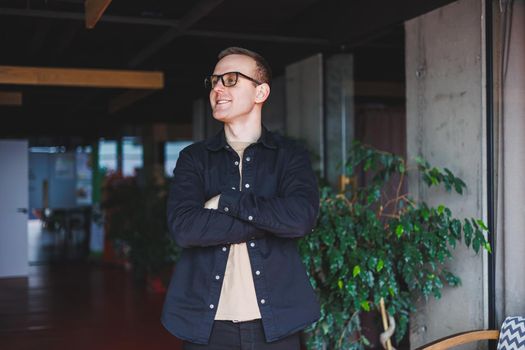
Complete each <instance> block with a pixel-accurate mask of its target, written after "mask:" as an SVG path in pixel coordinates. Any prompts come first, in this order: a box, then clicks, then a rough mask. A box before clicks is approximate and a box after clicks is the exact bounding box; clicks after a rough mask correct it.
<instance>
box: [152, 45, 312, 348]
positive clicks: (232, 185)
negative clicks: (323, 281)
mask: <svg viewBox="0 0 525 350" xmlns="http://www.w3.org/2000/svg"><path fill="white" fill-rule="evenodd" d="M218 59H219V61H218V62H217V64H216V66H215V70H214V72H213V74H212V75H211V76H209V77H208V78H207V79H206V84H207V86H208V87H209V88H210V103H211V108H212V111H213V117H214V118H215V119H217V120H218V121H221V122H222V123H223V124H224V127H223V130H221V132H220V133H218V134H217V135H216V136H215V137H213V138H211V139H208V140H205V141H202V142H197V143H194V144H192V145H190V146H188V147H187V148H185V149H184V150H183V151H182V152H181V153H180V156H179V159H178V161H177V166H176V167H175V170H174V172H173V180H172V184H171V188H170V193H169V198H168V206H167V210H168V213H167V214H168V225H169V229H170V232H171V234H172V236H173V238H174V239H175V241H176V242H177V244H178V245H179V246H181V247H182V248H184V249H183V252H182V255H181V258H180V260H179V261H178V263H177V266H176V269H175V272H174V275H173V277H172V280H171V283H170V286H169V289H168V293H167V296H166V300H165V304H164V310H163V314H162V323H163V325H164V326H165V327H166V329H168V330H169V331H170V332H171V333H172V334H173V335H175V336H177V337H179V338H181V339H183V340H184V349H186V350H192V349H225V350H226V349H227V350H235V349H243V350H244V349H251V350H263V349H267V350H295V349H299V348H300V337H299V332H300V330H302V329H303V328H305V327H307V326H308V325H310V324H311V323H313V322H315V321H316V320H317V319H318V318H319V304H318V301H317V298H316V296H315V294H314V292H313V289H312V287H311V285H310V283H309V279H308V277H307V274H306V272H305V269H304V266H303V264H302V262H301V259H300V256H299V254H298V251H297V246H296V241H297V239H298V238H300V237H302V236H304V235H305V234H307V233H309V232H311V230H312V227H313V226H314V224H315V221H316V218H317V213H318V209H319V192H318V187H317V181H316V178H315V175H314V173H313V171H312V168H311V164H310V159H309V155H308V152H307V151H306V150H304V149H303V148H302V147H300V146H299V145H298V144H296V143H294V142H292V141H290V140H287V139H285V138H283V137H281V136H279V135H277V134H273V133H271V132H269V131H268V130H266V128H265V127H264V126H263V125H262V121H261V110H262V106H263V103H264V102H265V101H266V100H267V98H268V96H269V94H270V78H271V72H270V68H269V66H268V64H267V63H266V61H265V60H264V58H263V57H261V56H260V55H259V54H257V53H255V52H252V51H249V50H246V49H242V48H235V47H233V48H228V49H226V50H224V51H222V52H221V53H220V54H219V56H218Z"/></svg>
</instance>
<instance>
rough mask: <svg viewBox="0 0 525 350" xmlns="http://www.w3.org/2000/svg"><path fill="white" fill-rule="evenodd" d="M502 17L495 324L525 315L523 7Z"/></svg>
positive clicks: (518, 4) (515, 5)
mask: <svg viewBox="0 0 525 350" xmlns="http://www.w3.org/2000/svg"><path fill="white" fill-rule="evenodd" d="M511 6H512V7H507V8H506V12H505V13H502V14H501V16H503V18H504V19H503V21H504V22H505V23H506V24H510V25H511V27H510V31H509V33H508V34H507V36H505V37H502V38H501V39H502V40H501V42H500V43H501V45H502V46H501V48H502V50H501V52H502V53H503V56H502V57H501V58H502V60H501V61H502V66H501V67H499V68H501V69H497V70H495V74H500V75H501V82H502V85H503V91H502V109H501V112H500V113H501V115H500V118H501V124H500V125H501V128H500V131H499V133H498V135H497V136H496V137H499V139H500V143H499V147H498V151H497V155H496V157H497V159H499V162H498V163H499V164H500V167H499V169H498V174H499V175H500V176H499V178H500V182H499V185H498V191H497V192H498V194H499V196H498V200H497V205H496V208H497V209H496V210H497V212H498V220H497V222H498V231H497V232H498V235H497V237H496V247H497V249H496V257H497V261H496V278H497V283H496V290H497V293H496V294H497V301H498V302H497V322H498V324H500V323H501V322H503V320H504V318H505V317H506V316H514V315H521V316H523V315H525V278H523V276H524V273H523V266H524V265H525V234H524V230H523V228H524V227H525V215H524V214H525V210H524V208H525V200H524V198H525V182H524V181H523V179H522V177H521V176H522V174H524V173H525V99H524V96H525V41H524V38H525V3H524V2H523V1H515V2H513V3H512V5H511Z"/></svg>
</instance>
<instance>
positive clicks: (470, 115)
mask: <svg viewBox="0 0 525 350" xmlns="http://www.w3.org/2000/svg"><path fill="white" fill-rule="evenodd" d="M482 6H483V3H482V2H481V1H479V0H459V1H456V2H454V3H452V4H449V5H447V6H444V7H442V8H439V9H437V10H435V11H432V12H429V13H427V14H424V15H422V16H420V17H418V18H415V19H413V20H410V21H407V22H406V23H405V31H406V34H405V35H406V37H405V39H406V40H405V42H406V83H407V158H408V160H409V166H414V162H413V159H414V157H415V156H417V155H422V156H423V157H424V158H425V159H427V160H428V161H429V162H430V163H431V164H433V165H435V166H439V167H447V168H449V169H450V170H451V171H452V172H453V173H455V174H456V175H457V176H459V177H460V178H462V179H463V180H464V181H465V183H466V184H467V190H466V193H465V194H464V195H463V196H461V195H457V194H448V193H446V192H445V191H444V190H441V189H439V190H429V189H428V188H427V186H426V185H425V184H424V182H423V181H421V180H420V179H419V178H417V177H415V176H412V177H409V179H408V184H409V186H408V190H409V193H411V195H412V197H413V198H415V199H419V200H424V201H427V202H428V203H429V204H430V205H439V204H440V203H443V204H445V205H447V206H448V207H450V208H451V210H452V212H453V214H454V215H455V216H457V217H459V218H464V217H469V218H470V217H476V218H482V219H484V220H485V222H486V213H485V211H486V204H485V201H486V175H485V174H486V165H485V159H486V153H485V152H486V147H485V142H486V140H485V123H486V121H485V110H484V106H485V101H484V96H485V90H484V64H483V59H484V48H483V37H484V36H483V33H482V27H483V26H482V9H483V7H482ZM453 256H454V257H453V260H452V261H451V262H450V263H449V264H448V267H449V269H450V270H451V271H452V272H453V273H455V274H456V275H458V276H459V277H460V278H461V280H462V285H461V286H459V287H457V288H453V287H446V288H444V290H443V293H442V294H443V295H442V298H441V299H439V300H436V299H434V298H430V299H429V301H428V302H427V303H425V302H423V301H421V302H419V303H418V312H416V313H414V314H413V316H412V318H411V325H410V345H411V348H415V347H418V346H420V345H422V344H425V343H427V342H430V341H432V340H435V339H437V338H440V337H443V336H447V335H450V334H452V333H456V332H461V331H466V330H472V329H479V328H483V327H485V326H486V325H487V324H486V319H487V318H486V281H485V277H484V276H486V273H485V265H486V264H485V257H484V255H483V254H479V255H475V254H474V253H473V251H472V250H471V249H467V248H466V247H465V246H464V245H459V246H458V247H457V248H456V249H455V251H454V253H453Z"/></svg>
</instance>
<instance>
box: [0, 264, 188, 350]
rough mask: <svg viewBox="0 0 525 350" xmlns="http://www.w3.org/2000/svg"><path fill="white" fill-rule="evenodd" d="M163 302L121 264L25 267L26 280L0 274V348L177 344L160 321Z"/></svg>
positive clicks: (76, 349)
mask: <svg viewBox="0 0 525 350" xmlns="http://www.w3.org/2000/svg"><path fill="white" fill-rule="evenodd" d="M163 301H164V294H162V293H158V292H157V293H156V292H152V291H149V290H147V289H146V288H144V287H138V286H136V285H134V284H133V282H132V279H131V276H130V275H129V273H128V272H126V271H125V270H123V269H122V268H117V267H108V266H105V267H104V266H99V265H94V264H89V263H74V262H72V263H68V264H65V263H62V264H46V265H37V266H30V275H29V278H27V279H25V278H12V279H0V349H1V350H29V349H31V350H33V349H35V350H48V349H49V350H62V349H64V350H65V349H67V350H84V349H99V350H105V349H108V350H109V349H111V350H117V349H126V350H134V349H148V350H156V349H159V350H160V349H171V350H177V349H181V343H180V341H179V340H178V339H176V338H175V337H173V336H172V335H170V334H169V333H168V332H167V331H166V330H164V328H163V327H162V326H161V324H160V322H159V319H160V312H161V308H162V303H163Z"/></svg>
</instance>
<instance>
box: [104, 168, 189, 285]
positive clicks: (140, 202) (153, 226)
mask: <svg viewBox="0 0 525 350" xmlns="http://www.w3.org/2000/svg"><path fill="white" fill-rule="evenodd" d="M166 183H167V181H165V179H160V180H159V179H157V180H156V181H150V182H149V183H146V184H142V185H140V184H139V183H138V181H137V179H136V178H135V177H123V176H122V175H121V174H119V173H114V174H109V175H108V176H107V177H106V178H105V181H104V185H103V202H102V206H103V208H104V211H105V217H106V230H107V234H108V238H109V239H110V240H111V241H112V242H113V245H114V247H115V249H116V250H117V251H118V252H119V253H120V254H121V255H123V256H124V258H125V259H126V260H128V261H129V263H130V264H131V267H132V269H133V273H134V277H135V279H136V280H137V281H144V280H145V279H146V278H147V277H153V276H155V277H164V276H163V272H164V270H165V269H168V270H171V268H172V267H173V264H174V263H175V262H176V260H177V259H178V256H179V254H180V248H179V247H178V246H176V245H175V242H174V241H173V240H171V239H170V237H169V235H168V229H167V220H166V196H167V184H166ZM166 278H169V275H167V276H166ZM164 282H166V283H167V281H164Z"/></svg>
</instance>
